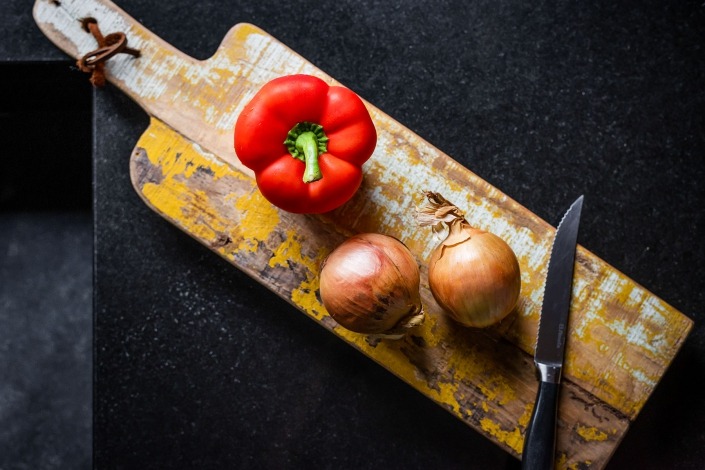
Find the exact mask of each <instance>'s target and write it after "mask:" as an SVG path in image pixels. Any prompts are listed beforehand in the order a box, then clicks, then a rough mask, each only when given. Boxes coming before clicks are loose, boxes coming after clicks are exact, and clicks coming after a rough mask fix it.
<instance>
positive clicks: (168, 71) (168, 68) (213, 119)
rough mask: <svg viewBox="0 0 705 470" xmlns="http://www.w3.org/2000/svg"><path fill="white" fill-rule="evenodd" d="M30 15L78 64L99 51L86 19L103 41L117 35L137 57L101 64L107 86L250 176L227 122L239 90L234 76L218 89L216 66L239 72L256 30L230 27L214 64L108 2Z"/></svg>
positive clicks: (50, 7) (67, 2)
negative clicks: (92, 21)
mask: <svg viewBox="0 0 705 470" xmlns="http://www.w3.org/2000/svg"><path fill="white" fill-rule="evenodd" d="M33 15H34V19H35V21H36V23H37V25H38V26H39V28H40V30H41V31H42V32H43V33H44V34H45V35H46V36H47V37H48V38H49V39H50V40H51V41H52V42H53V43H54V44H55V45H56V46H58V47H59V48H60V49H61V50H63V51H64V52H65V53H67V54H68V55H69V56H71V57H73V58H74V59H75V60H77V61H78V60H79V59H80V58H82V57H84V56H85V55H86V54H89V53H91V52H93V51H95V50H96V49H98V48H99V44H98V41H97V39H96V37H95V34H92V33H91V32H89V31H87V29H86V28H85V18H93V19H95V21H96V22H97V25H98V26H99V28H100V33H101V34H103V35H108V34H113V33H123V34H124V35H125V38H126V40H127V47H129V48H130V49H133V50H135V51H139V56H138V57H136V56H135V55H136V54H132V55H130V54H124V53H118V54H115V55H113V56H112V57H110V58H109V59H108V60H107V61H105V62H103V64H104V74H105V79H106V80H107V82H110V83H111V84H112V85H114V86H115V87H117V88H118V89H119V90H120V91H122V92H123V93H125V94H126V95H127V96H129V97H130V98H131V99H132V100H133V101H134V102H136V103H137V104H138V105H139V106H140V107H142V109H143V110H144V111H145V112H146V113H147V114H148V115H150V116H153V117H156V118H158V119H159V120H160V121H162V122H164V123H165V124H167V125H168V126H169V127H171V128H172V129H174V130H175V131H177V132H180V133H182V134H184V135H185V136H186V137H187V138H188V139H190V140H192V141H194V142H198V143H199V144H200V145H201V146H202V148H203V149H204V150H206V151H208V152H210V153H213V154H215V155H216V156H218V158H220V159H221V160H223V161H224V162H225V163H228V164H230V165H231V166H233V167H235V168H236V169H238V170H239V171H241V172H242V173H244V174H246V175H249V176H252V175H251V170H249V169H248V168H246V167H244V166H243V165H242V164H241V163H240V162H239V161H238V159H237V158H236V156H235V153H234V149H233V146H232V128H233V125H234V116H236V115H237V113H238V106H239V103H240V100H241V97H242V92H243V90H244V89H245V88H246V87H245V85H244V82H243V78H242V75H241V74H239V73H230V76H231V77H232V79H231V80H230V81H229V82H228V83H223V82H222V81H221V80H219V79H218V77H219V75H220V74H222V73H223V71H222V70H219V69H218V67H223V66H227V67H232V68H237V67H239V64H240V63H241V61H242V60H243V51H244V50H245V48H244V47H243V44H244V41H245V40H246V38H247V37H248V35H251V34H259V33H260V32H261V30H259V29H258V28H256V27H254V26H252V25H247V24H240V25H236V26H234V27H233V28H231V30H230V31H229V32H228V34H227V35H226V36H225V38H224V40H223V42H222V43H221V45H220V47H219V48H218V50H217V51H215V54H214V56H213V57H211V58H209V59H206V60H198V59H194V58H192V57H190V56H188V55H187V54H184V53H183V52H181V51H179V50H178V49H176V48H175V47H173V46H171V45H170V44H168V43H167V42H166V41H164V40H162V39H161V38H159V37H158V36H157V35H156V34H154V33H153V32H151V31H150V30H148V29H147V28H145V27H144V26H143V25H142V24H140V23H139V22H138V21H137V20H135V19H134V18H132V17H131V16H130V15H128V14H127V13H126V12H124V11H123V10H122V9H120V8H119V7H118V6H117V5H115V4H114V3H112V2H110V1H109V0H58V1H57V0H36V1H35V4H34V9H33ZM214 110H215V111H217V112H215V111H214Z"/></svg>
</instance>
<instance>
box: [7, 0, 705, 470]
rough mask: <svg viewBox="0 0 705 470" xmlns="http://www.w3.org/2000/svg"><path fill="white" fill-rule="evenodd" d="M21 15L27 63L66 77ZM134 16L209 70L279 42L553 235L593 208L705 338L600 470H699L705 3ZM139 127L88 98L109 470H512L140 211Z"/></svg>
mask: <svg viewBox="0 0 705 470" xmlns="http://www.w3.org/2000/svg"><path fill="white" fill-rule="evenodd" d="M10 3H11V4H12V5H13V6H12V8H14V10H12V13H13V14H14V15H16V18H17V19H18V20H17V21H18V22H20V23H19V24H21V27H20V26H12V27H11V28H10V35H11V37H15V38H16V41H13V43H16V49H12V50H13V51H16V53H14V52H13V54H14V55H12V57H13V58H14V59H15V60H37V59H39V60H46V59H47V58H48V59H49V60H55V59H57V58H62V57H63V56H62V55H61V54H60V53H58V52H57V51H55V50H54V49H53V46H51V44H50V43H49V42H48V40H46V39H44V38H43V37H42V35H41V33H40V32H39V31H38V30H37V29H36V27H35V26H33V24H29V23H28V22H29V21H30V20H29V18H28V17H27V16H26V14H25V12H24V8H27V9H29V5H28V4H27V3H29V2H20V1H13V2H10ZM118 3H119V5H120V7H121V8H123V9H124V10H126V11H127V12H128V13H129V14H130V15H131V16H133V17H135V18H136V19H138V20H139V21H141V22H142V23H143V24H145V26H147V27H148V28H149V29H151V30H152V31H154V32H155V33H156V34H157V35H159V36H160V37H162V38H163V39H165V40H166V41H167V42H169V43H171V44H172V45H174V46H175V47H176V48H178V49H180V50H182V51H183V52H185V53H187V54H189V55H191V56H194V57H196V58H206V57H208V56H210V55H211V54H212V53H213V52H214V51H215V49H216V48H217V46H218V44H219V43H220V41H221V39H222V38H223V36H224V35H225V33H226V32H227V31H228V29H230V27H232V26H233V25H235V24H237V23H240V22H249V23H253V24H255V25H257V26H259V27H261V28H263V29H264V30H265V31H267V32H268V33H270V34H272V35H273V36H274V37H276V38H277V39H279V40H280V41H282V42H283V43H284V44H286V45H287V46H289V47H290V48H292V49H293V50H294V51H296V52H298V53H299V54H301V55H302V56H304V57H305V58H307V59H308V60H310V61H311V62H312V63H313V64H315V65H316V66H317V67H319V68H320V69H322V70H323V71H325V72H326V73H328V74H330V75H331V76H333V77H335V78H336V79H338V80H339V81H341V82H342V83H344V84H345V85H347V86H349V87H350V88H352V89H353V90H354V91H356V92H357V93H359V94H360V95H361V96H362V97H363V98H365V99H366V100H368V101H370V102H371V103H373V104H374V105H375V106H377V107H379V108H380V109H381V110H383V111H384V112H386V113H388V114H389V115H391V116H392V117H393V118H394V119H396V120H397V121H399V122H401V123H402V124H404V125H405V126H407V127H409V128H410V129H412V130H413V131H414V132H416V133H417V134H418V135H419V136H421V137H422V138H424V139H426V140H428V141H429V142H430V143H432V144H433V145H435V146H436V147H438V148H439V149H441V150H442V151H444V152H445V153H447V154H448V155H450V156H451V157H453V158H455V159H456V160H458V161H459V162H461V163H462V164H463V165H465V166H467V167H468V168H469V169H471V170H472V171H473V172H475V173H476V174H478V175H479V176H480V177H482V178H483V179H485V180H486V181H488V182H490V183H491V184H493V185H494V186H496V187H497V188H499V189H500V190H501V191H503V192H504V193H506V194H507V195H509V196H510V197H512V198H513V199H515V200H517V201H518V202H520V203H521V204H522V205H524V206H525V207H527V208H529V209H530V210H531V211H533V212H534V213H536V214H537V215H539V216H540V217H542V218H544V219H545V220H547V221H549V222H552V223H553V224H555V223H557V220H558V219H559V217H560V215H561V213H562V212H563V210H564V209H565V207H566V204H568V203H569V202H570V201H572V200H573V199H574V198H575V197H576V196H578V195H580V194H584V195H585V197H586V202H585V207H584V212H583V223H582V226H581V234H580V240H579V241H580V243H581V244H582V245H583V246H585V247H586V248H588V249H589V250H590V251H592V252H594V253H595V254H597V255H598V256H599V257H601V258H602V259H604V260H605V261H607V262H608V263H610V264H611V265H613V266H615V267H616V268H617V269H619V270H620V271H622V272H623V273H625V274H626V275H628V276H629V277H631V278H633V279H634V280H636V281H637V282H638V283H640V284H642V285H643V286H644V287H646V288H647V289H648V290H650V291H652V292H653V293H654V294H656V295H658V296H659V297H661V298H663V299H664V300H665V301H667V302H669V303H670V304H672V305H673V306H674V307H676V308H677V309H679V310H680V311H682V312H683V313H684V314H686V315H688V316H689V317H690V318H692V319H694V320H695V328H694V330H693V332H692V334H691V336H690V337H689V339H688V340H687V342H686V344H685V346H684V347H683V349H682V350H681V352H680V354H679V355H678V356H677V358H676V359H675V361H674V363H673V365H672V367H671V368H670V369H669V371H668V372H667V373H666V375H665V376H664V378H663V380H662V382H661V383H660V384H659V386H658V387H657V389H656V391H655V393H654V394H653V396H652V398H651V399H650V401H649V402H648V403H647V405H646V407H645V408H644V410H643V411H642V413H641V415H640V416H639V417H638V418H637V420H636V421H635V423H634V425H633V427H632V429H631V430H630V431H629V432H628V433H627V436H626V438H625V440H624V442H623V443H622V445H621V446H620V447H619V449H618V450H617V452H616V454H615V455H614V457H613V459H612V461H611V463H610V465H609V467H608V468H610V469H620V468H626V467H627V466H634V467H635V468H643V469H652V468H653V469H664V468H686V469H695V468H702V467H703V465H705V398H703V394H702V392H701V390H700V389H699V385H700V384H701V383H702V382H703V378H704V377H705V329H704V328H703V326H702V322H703V320H705V316H704V314H703V311H702V306H703V305H705V276H702V275H700V271H701V269H700V268H699V267H698V266H699V263H700V262H705V245H704V244H703V243H702V242H701V238H702V236H703V235H705V230H704V229H705V227H703V220H704V219H705V214H704V213H703V210H702V208H703V207H704V206H705V195H703V190H702V181H703V179H704V178H705V115H704V111H703V110H704V109H705V88H704V87H703V83H704V81H705V51H704V50H703V47H704V46H705V41H704V39H705V33H704V32H705V7H703V5H702V2H669V1H666V0H662V1H646V2H640V3H639V4H636V5H634V6H631V5H626V4H624V3H623V2H622V3H620V2H607V1H599V2H592V3H590V4H571V3H569V4H561V3H558V2H544V1H539V2H532V3H526V2H518V1H512V0H502V1H493V2H482V1H481V2H477V1H469V2H468V1H451V0H444V1H439V2H433V3H428V2H418V1H403V2H379V1H372V0H360V1H339V0H338V1H331V2H328V1H316V2H314V1H302V2H270V1H266V0H263V1H259V2H239V1H231V2H219V1H210V0H206V1H203V2H188V1H185V0H173V1H170V2H145V1H140V0H123V1H120V2H118ZM13 18H15V16H13ZM1 47H3V48H7V49H6V50H7V51H9V50H11V49H10V45H8V44H5V45H3V46H1ZM13 47H15V46H13ZM37 51H40V52H37ZM42 51H44V52H42ZM23 54H24V55H23ZM4 55H5V57H7V56H8V55H9V54H8V53H7V52H6V51H5V52H4ZM146 126H147V116H146V115H145V114H144V112H143V111H142V110H141V109H140V108H139V107H138V106H137V105H135V104H134V103H133V102H131V101H130V100H129V99H128V98H127V97H125V96H123V95H121V94H120V92H118V91H117V90H116V89H114V88H112V87H110V86H108V87H107V88H105V89H101V90H98V91H96V92H94V130H95V136H94V159H93V165H94V201H95V203H94V227H95V258H94V270H95V273H94V276H95V284H94V293H95V312H94V314H95V317H94V326H95V330H94V333H95V336H94V354H95V356H94V367H95V375H94V378H95V385H94V459H95V460H94V463H95V465H96V466H97V467H98V468H141V469H143V468H277V469H279V468H350V469H352V468H356V469H358V468H381V467H385V466H386V467H389V468H483V469H484V468H516V467H517V462H516V461H515V460H514V459H513V458H512V457H510V456H508V455H507V454H505V453H504V452H503V451H501V450H500V449H499V448H497V447H496V446H494V445H493V444H492V443H490V442H489V441H487V440H485V438H483V437H482V436H480V435H479V434H477V433H476V432H474V431H473V430H472V429H470V428H468V427H466V426H465V425H464V424H462V423H460V422H458V421H456V420H455V419H453V418H452V417H451V416H450V415H448V413H447V412H445V411H444V410H442V409H440V408H438V407H437V406H436V405H434V404H433V403H431V402H430V401H428V400H427V399H426V398H424V397H423V396H421V395H420V394H419V393H418V392H416V391H414V390H413V389H411V388H410V387H408V386H407V385H406V384H404V383H402V382H401V381H400V380H398V379H397V378H395V377H393V376H392V375H391V374H389V373H388V372H386V371H385V370H383V369H382V368H381V367H379V366H378V365H376V364H374V363H373V362H372V361H371V360H369V359H368V358H366V357H364V356H363V355H362V354H360V353H358V352H357V351H355V350H353V349H352V348H350V347H349V346H347V345H346V344H344V343H343V342H342V341H340V340H338V339H337V338H336V337H334V336H333V335H331V334H330V333H328V332H327V331H325V330H324V329H322V328H320V327H319V326H318V325H316V324H315V323H314V322H311V321H310V320H309V319H308V318H306V317H305V316H304V315H302V314H300V313H299V312H298V311H296V310H295V309H294V308H292V307H291V306H290V305H288V304H287V303H285V302H284V301H282V300H281V299H279V298H277V297H275V296H274V295H273V294H271V293H270V292H269V291H267V290H266V289H265V288H264V287H262V286H261V285H259V284H258V283H257V282H255V281H254V280H252V279H250V278H249V277H247V276H246V275H245V274H243V273H241V272H240V271H238V270H237V269H235V268H233V267H232V266H230V265H228V264H227V263H225V262H224V261H223V260H221V259H220V258H218V257H217V256H214V255H213V254H212V253H211V252H210V251H208V250H207V249H206V248H204V247H202V246H200V245H199V244H197V243H196V242H195V241H193V240H192V239H191V238H189V237H188V236H187V235H185V234H183V233H182V232H180V231H179V230H178V229H176V228H174V227H173V226H171V225H170V224H169V223H167V222H166V221H164V220H163V219H161V218H160V217H159V216H158V215H157V214H155V213H154V212H152V211H151V210H150V209H148V208H147V207H146V206H145V205H144V204H143V203H142V202H141V200H140V199H139V197H138V196H137V194H136V193H135V192H134V190H133V189H132V185H131V183H130V180H129V175H128V159H129V155H130V152H131V151H132V148H133V146H134V144H135V142H136V141H137V139H138V138H139V136H140V135H141V133H142V131H143V130H144V129H145V128H146ZM20 468H21V467H20Z"/></svg>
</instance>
